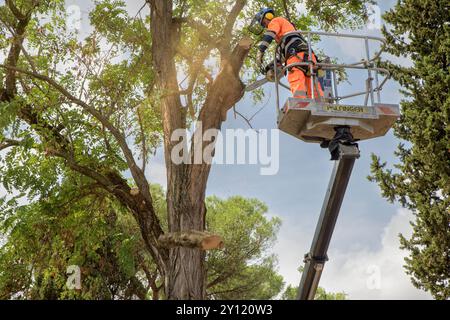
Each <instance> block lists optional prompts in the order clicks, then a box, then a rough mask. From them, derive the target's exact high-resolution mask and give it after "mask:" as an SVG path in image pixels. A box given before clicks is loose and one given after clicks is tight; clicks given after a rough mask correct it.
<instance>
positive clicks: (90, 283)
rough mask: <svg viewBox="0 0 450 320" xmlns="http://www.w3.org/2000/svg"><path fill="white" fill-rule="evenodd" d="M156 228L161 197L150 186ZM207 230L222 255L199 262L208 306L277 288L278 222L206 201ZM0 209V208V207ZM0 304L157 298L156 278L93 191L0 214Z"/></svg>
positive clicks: (124, 222) (114, 211)
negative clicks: (76, 277)
mask: <svg viewBox="0 0 450 320" xmlns="http://www.w3.org/2000/svg"><path fill="white" fill-rule="evenodd" d="M151 192H152V194H153V196H154V198H153V199H154V204H155V209H156V212H157V215H158V217H160V218H161V222H162V224H163V229H164V230H165V231H166V230H167V221H165V217H166V205H165V195H164V190H163V189H162V188H161V187H160V186H157V185H156V186H151ZM207 207H208V209H209V212H210V213H209V214H208V220H207V224H208V229H209V230H212V231H213V232H219V231H223V233H222V234H223V235H224V241H225V243H226V244H227V246H226V249H224V250H221V251H214V252H211V253H209V254H208V256H207V260H206V266H207V275H208V285H207V294H208V298H210V299H271V298H273V297H275V296H276V295H277V294H278V293H279V292H280V291H281V289H282V286H283V279H282V277H281V276H280V275H278V274H277V273H276V270H275V269H276V265H275V264H276V257H275V256H273V255H272V254H269V253H268V250H269V249H270V248H271V247H272V245H273V243H274V241H275V238H276V233H277V231H278V227H279V224H280V221H279V219H277V218H272V219H270V220H269V219H267V218H266V217H265V214H266V213H267V207H266V206H265V205H264V204H263V203H261V202H260V201H258V200H255V199H244V198H241V197H232V198H229V199H227V200H221V199H219V198H217V197H210V198H207ZM0 209H1V207H0ZM0 233H3V234H7V235H8V237H7V241H6V243H5V245H3V246H0V299H11V298H15V299H18V298H20V299H102V300H103V299H149V298H151V299H162V298H164V292H163V290H162V284H163V281H162V278H161V276H160V274H159V272H158V269H157V267H156V265H155V263H154V262H153V260H152V259H151V256H150V255H149V254H148V252H147V251H146V250H145V244H144V242H143V240H142V237H141V235H140V232H139V226H138V225H137V223H136V221H135V220H133V218H132V216H131V215H130V214H129V212H128V210H127V208H124V207H122V206H121V205H120V203H119V202H118V201H115V200H114V199H113V198H112V199H110V198H109V197H108V193H107V192H104V191H102V190H101V189H98V190H89V191H88V192H86V190H84V191H83V190H77V189H76V185H74V184H73V181H71V180H66V181H65V183H64V184H63V185H62V190H61V192H60V193H59V194H58V195H57V196H56V195H52V196H50V197H49V198H47V199H45V200H41V201H38V202H35V203H32V204H30V205H25V206H21V207H20V208H17V209H16V210H15V212H8V211H6V212H5V211H2V214H1V215H0ZM69 266H78V267H79V268H80V270H81V277H80V284H81V288H79V289H77V290H73V288H70V287H68V286H67V280H68V276H69V275H68V274H67V270H68V267H69Z"/></svg>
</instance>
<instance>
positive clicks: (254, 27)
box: [248, 16, 264, 36]
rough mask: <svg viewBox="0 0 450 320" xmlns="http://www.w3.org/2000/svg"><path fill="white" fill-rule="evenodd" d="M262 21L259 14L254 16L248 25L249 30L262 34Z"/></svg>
mask: <svg viewBox="0 0 450 320" xmlns="http://www.w3.org/2000/svg"><path fill="white" fill-rule="evenodd" d="M260 22H261V21H260V17H258V16H256V17H254V18H253V20H252V22H251V23H250V25H249V26H248V31H250V32H251V33H253V34H255V35H257V36H259V35H260V34H262V33H263V31H264V27H263V26H262V25H261V23H260Z"/></svg>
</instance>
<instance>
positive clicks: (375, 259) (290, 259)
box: [275, 209, 431, 299]
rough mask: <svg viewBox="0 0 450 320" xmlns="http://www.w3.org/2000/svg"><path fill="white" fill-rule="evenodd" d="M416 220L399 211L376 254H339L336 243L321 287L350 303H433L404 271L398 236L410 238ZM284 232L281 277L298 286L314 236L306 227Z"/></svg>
mask: <svg viewBox="0 0 450 320" xmlns="http://www.w3.org/2000/svg"><path fill="white" fill-rule="evenodd" d="M412 219H413V215H412V214H411V213H410V212H408V211H407V210H403V209H400V210H398V212H397V213H396V214H395V215H394V216H393V217H392V219H391V220H390V222H389V223H388V225H387V226H386V227H385V228H384V231H383V233H382V235H381V237H380V247H379V249H376V250H373V249H372V250H370V249H368V248H359V249H349V251H344V250H342V249H339V250H336V249H333V243H332V244H331V249H330V252H329V254H328V255H329V257H330V261H329V262H328V263H327V264H326V265H325V269H324V272H323V275H322V279H321V283H320V285H321V286H322V287H324V288H325V289H326V290H329V291H331V292H340V291H344V292H345V293H347V294H348V295H349V298H350V299H430V298H431V296H430V294H428V293H426V292H423V291H421V290H418V289H416V288H415V287H414V286H413V285H412V283H411V281H410V279H409V276H408V275H406V274H405V270H404V268H403V265H404V257H405V255H406V252H405V251H403V250H400V249H399V238H398V234H399V233H402V234H403V235H404V236H405V237H407V238H408V237H409V236H410V235H411V231H412V230H411V226H410V223H409V222H410V221H411V220H412ZM283 228H284V229H285V230H283V229H282V230H281V232H280V236H279V238H280V239H279V240H280V241H279V243H278V244H277V246H276V248H275V252H276V253H278V254H279V261H280V272H281V274H282V275H283V276H284V277H285V279H286V281H287V282H288V283H291V284H294V285H297V284H298V283H299V281H300V275H299V274H298V273H297V272H296V269H297V267H298V266H299V263H300V261H301V260H302V259H303V257H302V255H301V254H300V253H301V252H307V251H308V250H309V244H310V241H311V239H312V232H307V233H302V230H304V229H305V227H300V226H298V225H292V224H285V225H284V227H283ZM357 228H359V226H357ZM349 232H352V230H349ZM356 241H357V239H355V242H356ZM293 249H294V250H295V251H294V252H293Z"/></svg>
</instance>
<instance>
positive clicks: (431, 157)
mask: <svg viewBox="0 0 450 320" xmlns="http://www.w3.org/2000/svg"><path fill="white" fill-rule="evenodd" d="M449 16H450V12H449V7H448V4H446V3H445V2H442V1H437V2H436V1H415V0H401V1H398V3H397V5H396V6H395V7H394V8H393V9H392V10H390V11H389V12H387V13H386V14H385V16H384V18H385V20H386V22H388V23H389V24H390V27H389V30H388V29H387V28H384V34H385V36H386V38H387V40H388V46H387V49H388V52H390V53H392V54H394V55H396V56H403V57H409V58H410V59H411V61H412V62H413V66H411V67H402V66H398V65H394V64H392V63H389V62H387V63H386V64H387V66H388V67H389V68H390V70H391V72H392V74H393V76H394V78H395V79H396V80H397V81H398V82H399V83H400V84H401V85H402V87H403V90H402V92H403V94H404V95H405V100H403V101H402V103H401V107H402V116H401V118H400V120H399V121H398V123H397V124H396V126H395V135H396V136H397V137H398V138H399V139H401V140H403V141H405V142H406V143H405V142H402V143H400V145H399V147H398V150H397V152H396V155H397V156H398V158H399V163H398V164H396V165H395V169H396V170H392V169H388V168H386V163H381V161H380V159H379V158H378V157H376V156H375V155H373V164H372V176H371V177H370V180H372V181H376V182H377V183H378V184H379V186H380V188H381V190H382V192H383V196H384V197H386V198H387V199H389V200H390V201H391V202H392V201H395V200H398V201H399V202H400V203H401V205H402V206H403V207H405V208H408V209H409V210H411V211H412V213H413V214H414V215H415V221H413V222H411V225H412V227H413V234H412V236H411V238H410V239H406V238H405V237H404V236H402V235H400V241H401V248H402V249H405V250H407V251H408V252H409V256H408V257H407V258H406V259H405V261H406V266H405V268H406V271H407V273H408V274H409V275H410V276H411V279H412V282H413V284H414V285H415V286H416V287H417V288H421V289H424V290H427V291H429V292H430V293H431V294H432V295H433V296H434V297H435V298H437V299H448V298H449V297H450V264H449V261H450V260H449V259H450V227H449V208H450V199H449V193H450V184H449V181H450V166H449V164H450V135H449V133H450V126H449V113H450V96H449V91H450V72H449V71H450V67H449V63H450V56H449V55H450V25H449V23H448V21H449Z"/></svg>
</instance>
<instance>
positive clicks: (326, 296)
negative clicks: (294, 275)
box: [281, 285, 347, 300]
mask: <svg viewBox="0 0 450 320" xmlns="http://www.w3.org/2000/svg"><path fill="white" fill-rule="evenodd" d="M297 293H298V287H294V286H291V285H289V286H287V288H286V290H285V291H284V292H283V294H282V296H281V300H296V299H297ZM346 299H347V294H345V293H344V292H338V293H331V292H326V290H325V289H323V288H321V287H319V288H317V292H316V296H315V297H314V300H346Z"/></svg>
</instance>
